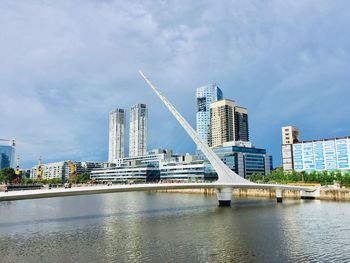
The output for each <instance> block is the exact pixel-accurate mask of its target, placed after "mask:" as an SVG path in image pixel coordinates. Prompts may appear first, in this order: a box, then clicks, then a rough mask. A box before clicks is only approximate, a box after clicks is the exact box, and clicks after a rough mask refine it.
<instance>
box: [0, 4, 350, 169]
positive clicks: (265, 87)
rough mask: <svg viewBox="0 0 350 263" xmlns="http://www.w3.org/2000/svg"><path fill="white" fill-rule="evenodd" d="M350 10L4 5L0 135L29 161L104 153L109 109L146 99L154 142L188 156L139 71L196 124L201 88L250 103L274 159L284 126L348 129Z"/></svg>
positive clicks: (260, 139) (259, 140)
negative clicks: (216, 89) (216, 86)
mask: <svg viewBox="0 0 350 263" xmlns="http://www.w3.org/2000/svg"><path fill="white" fill-rule="evenodd" d="M348 8H349V4H348V3H347V2H346V1H332V2H331V1H292V0H291V1H264V2H261V1H249V2H248V1H234V2H217V1H216V2H213V1H202V2H192V3H189V2H186V3H185V2H182V1H173V2H166V1H92V0H90V1H82V0H81V1H35V0H29V1H25V2H20V1H2V2H1V3H0V58H1V64H0V96H1V104H0V120H1V123H0V131H1V133H0V137H8V138H16V139H17V140H18V152H19V153H20V154H21V155H22V159H23V160H24V162H25V163H26V164H28V165H29V164H31V163H33V162H35V159H36V158H37V156H39V155H42V156H43V157H44V159H45V160H48V161H51V160H60V159H68V158H69V159H87V158H88V159H96V160H105V159H106V154H107V149H106V147H107V125H108V124H107V117H108V116H107V115H108V112H109V111H110V110H111V109H113V108H114V107H122V108H126V109H128V108H129V107H130V106H131V105H133V104H135V103H139V102H144V103H147V104H148V105H149V107H150V116H149V117H150V132H149V142H150V145H151V146H162V145H163V146H166V147H172V148H175V151H177V152H180V151H190V150H191V149H193V148H194V147H193V144H192V143H191V142H190V140H189V139H188V138H187V136H186V134H185V133H184V132H183V131H182V130H181V127H180V126H178V125H177V124H176V122H175V120H173V119H171V116H170V114H169V113H168V112H167V111H166V109H165V108H164V107H163V105H161V103H160V102H159V101H158V100H157V98H155V96H154V95H153V94H152V93H151V91H150V90H149V89H148V88H147V86H146V85H145V83H144V82H143V81H142V79H141V78H140V77H139V76H138V74H137V70H138V69H139V68H143V69H144V70H145V71H146V73H148V75H149V76H150V77H151V79H152V80H153V81H154V82H155V83H156V84H157V85H158V86H159V88H160V89H161V90H162V91H163V92H164V93H165V94H166V95H168V96H169V98H170V99H171V100H172V101H173V102H174V104H175V105H176V106H177V107H178V109H179V111H180V112H182V113H183V114H184V115H185V117H186V118H188V119H189V120H190V121H191V122H192V124H193V125H194V115H195V112H194V111H195V105H194V103H195V99H194V92H195V88H196V87H198V86H200V85H203V84H206V83H210V82H216V83H218V84H219V86H220V87H221V88H222V89H223V90H224V94H225V96H226V97H229V98H232V99H235V100H236V101H237V102H238V103H239V104H242V105H243V106H246V107H248V109H249V112H250V126H251V135H252V138H253V139H254V140H255V143H256V144H257V145H258V146H262V147H268V150H269V151H270V152H272V153H273V154H274V155H276V156H279V155H280V154H279V144H280V142H279V141H278V140H276V138H278V137H279V131H280V126H281V125H283V124H285V123H292V124H297V125H300V126H302V127H300V128H301V130H302V131H303V130H306V131H307V132H305V134H304V135H305V137H307V138H311V136H319V137H327V136H328V135H332V136H333V135H334V136H338V135H346V134H344V133H346V131H348V132H349V129H350V127H349V125H348V124H347V122H346V121H347V119H346V118H347V117H346V116H348V115H349V113H350V110H349V107H348V106H347V103H346V99H345V98H346V96H344V94H345V93H346V92H347V91H348V89H349V80H350V77H349V76H348V71H349V66H350V65H349V64H350V62H349V61H350V60H349V44H350V43H349V42H350V39H349V37H348V36H347V34H346V32H347V30H348V26H349V18H348V16H347V10H348ZM318 120H319V121H318ZM321 120H322V121H321ZM310 126H312V128H310ZM335 126H336V127H335ZM318 127H320V128H322V129H320V130H319V131H317V128H318ZM174 129H176V131H178V132H177V134H178V136H174V133H173V132H172V131H173V130H174ZM340 133H341V134H340ZM271 135H272V136H271ZM179 142H185V143H179ZM277 159H278V158H277Z"/></svg>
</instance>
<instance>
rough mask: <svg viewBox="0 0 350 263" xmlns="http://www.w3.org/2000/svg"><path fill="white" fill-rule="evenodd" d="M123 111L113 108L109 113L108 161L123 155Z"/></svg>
mask: <svg viewBox="0 0 350 263" xmlns="http://www.w3.org/2000/svg"><path fill="white" fill-rule="evenodd" d="M124 134H125V112H124V110H123V109H115V110H113V111H111V112H110V113H109V147H108V162H113V161H114V160H115V159H118V158H123V157H124V136H125V135H124Z"/></svg>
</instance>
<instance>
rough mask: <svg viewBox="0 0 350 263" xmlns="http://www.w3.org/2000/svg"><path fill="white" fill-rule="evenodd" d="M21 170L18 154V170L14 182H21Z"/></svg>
mask: <svg viewBox="0 0 350 263" xmlns="http://www.w3.org/2000/svg"><path fill="white" fill-rule="evenodd" d="M21 173H22V172H21V170H20V169H19V155H17V159H16V170H15V175H16V178H15V180H14V183H16V184H19V183H20V182H21Z"/></svg>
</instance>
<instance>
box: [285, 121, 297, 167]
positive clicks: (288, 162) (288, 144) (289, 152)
mask: <svg viewBox="0 0 350 263" xmlns="http://www.w3.org/2000/svg"><path fill="white" fill-rule="evenodd" d="M298 141H299V129H298V128H297V127H294V126H285V127H282V167H283V170H284V171H292V170H293V169H294V164H293V143H295V142H298Z"/></svg>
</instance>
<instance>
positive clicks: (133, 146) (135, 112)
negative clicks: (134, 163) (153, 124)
mask: <svg viewBox="0 0 350 263" xmlns="http://www.w3.org/2000/svg"><path fill="white" fill-rule="evenodd" d="M146 154H147V107H146V104H136V105H134V106H133V107H131V110H130V130H129V156H130V157H133V156H142V155H146Z"/></svg>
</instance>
